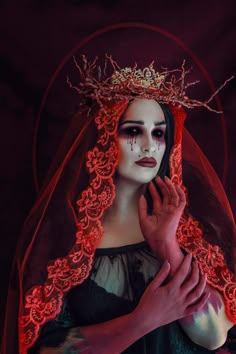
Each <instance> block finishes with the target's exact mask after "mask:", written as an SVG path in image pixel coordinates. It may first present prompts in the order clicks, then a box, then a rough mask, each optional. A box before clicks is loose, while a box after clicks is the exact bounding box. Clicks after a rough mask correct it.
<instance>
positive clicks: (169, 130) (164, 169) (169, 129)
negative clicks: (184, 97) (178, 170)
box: [145, 103, 175, 215]
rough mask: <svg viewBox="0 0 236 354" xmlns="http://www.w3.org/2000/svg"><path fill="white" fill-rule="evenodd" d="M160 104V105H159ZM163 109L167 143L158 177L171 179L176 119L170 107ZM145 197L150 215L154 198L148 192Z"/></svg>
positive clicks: (163, 105) (166, 106)
mask: <svg viewBox="0 0 236 354" xmlns="http://www.w3.org/2000/svg"><path fill="white" fill-rule="evenodd" d="M159 104H160V103H159ZM160 106H161V109H162V111H163V113H164V117H165V121H166V131H165V142H166V149H165V152H164V155H163V158H162V161H161V165H160V168H159V170H158V174H157V175H158V176H160V177H161V178H164V177H165V176H168V177H170V165H169V158H170V153H171V149H172V147H173V144H174V128H175V125H174V117H173V114H172V113H171V111H170V109H169V107H168V105H166V104H160ZM153 183H154V185H155V186H156V189H157V190H158V192H159V194H160V196H161V198H162V193H161V191H160V188H159V187H158V186H157V184H156V183H155V180H153ZM145 197H146V199H147V204H148V214H149V215H150V214H151V213H152V210H153V202H152V197H151V195H150V192H149V191H148V190H147V191H146V193H145Z"/></svg>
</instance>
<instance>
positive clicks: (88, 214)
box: [3, 88, 236, 354]
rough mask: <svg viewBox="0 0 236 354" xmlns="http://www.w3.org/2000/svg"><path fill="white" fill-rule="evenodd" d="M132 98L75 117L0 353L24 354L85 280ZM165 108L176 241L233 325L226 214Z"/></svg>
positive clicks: (219, 193) (38, 212) (23, 263)
mask: <svg viewBox="0 0 236 354" xmlns="http://www.w3.org/2000/svg"><path fill="white" fill-rule="evenodd" d="M142 92H144V89H143V88H142ZM145 92H146V91H145ZM136 97H137V96H136ZM138 97H144V95H141V94H140V95H139V96H138ZM145 97H146V94H145ZM131 99H133V97H127V99H124V98H123V99H111V100H104V101H100V102H97V101H96V100H93V101H92V103H91V104H89V108H86V107H84V108H82V109H81V110H80V112H79V113H78V114H76V115H75V116H74V117H73V120H72V122H71V124H70V127H69V128H68V131H67V133H66V134H65V138H64V140H63V141H62V144H61V145H60V148H59V149H58V153H57V155H56V157H55V160H54V162H53V164H52V166H51V168H50V170H49V173H48V176H47V178H46V179H45V182H44V185H43V188H42V189H41V192H40V194H39V197H38V200H37V202H36V203H35V205H34V207H33V208H32V210H31V212H30V214H29V216H28V218H27V220H26V222H25V225H24V228H23V232H22V235H21V237H20V241H19V244H18V248H17V255H16V260H15V264H14V267H13V272H12V277H11V282H10V286H9V294H8V306H7V315H6V323H5V331H4V341H3V354H13V353H14V354H15V353H17V352H18V350H19V353H20V354H26V353H27V349H28V348H30V347H31V346H32V345H33V344H34V343H35V341H36V340H37V338H38V335H39V332H40V329H41V328H42V326H43V325H44V324H45V323H46V322H47V321H49V320H51V319H54V318H55V317H56V316H57V314H58V313H59V312H60V309H61V305H62V302H63V297H64V295H65V294H66V293H67V292H68V291H69V290H70V289H71V288H72V287H74V286H76V285H78V284H81V283H82V282H83V281H84V280H85V279H86V278H87V277H88V276H89V274H90V271H91V269H92V266H93V257H94V252H95V250H96V248H97V246H98V244H99V242H100V240H101V238H102V234H103V228H102V222H101V220H102V216H103V213H104V212H105V210H106V209H107V208H109V206H111V205H112V202H113V200H114V197H115V185H114V182H113V176H114V174H115V171H116V167H117V164H118V162H119V148H118V141H117V136H116V131H117V124H118V122H119V119H120V117H121V116H122V114H123V113H124V111H125V109H126V107H127V105H128V103H129V102H130V100H131ZM101 103H102V104H101ZM168 106H169V108H170V110H171V112H172V114H173V117H174V123H175V129H174V145H173V147H172V150H171V153H170V156H169V166H170V177H171V179H172V181H174V182H175V183H178V184H180V185H181V186H182V188H184V190H185V192H186V194H187V198H188V203H187V206H186V208H185V210H184V213H183V215H182V217H181V220H180V223H179V227H178V231H177V237H178V241H179V244H180V246H181V247H182V248H183V249H184V250H186V251H187V252H192V254H193V257H194V258H195V259H196V260H197V262H198V264H199V267H200V269H201V271H202V272H204V273H207V281H208V283H209V284H210V285H211V286H212V287H213V288H215V289H217V290H218V291H219V292H220V293H221V295H222V297H223V299H224V303H225V307H226V313H227V316H228V317H229V319H230V320H231V321H233V322H234V323H236V301H235V298H236V283H235V282H234V274H233V266H234V262H235V260H234V258H233V257H234V255H233V247H235V240H236V233H235V224H234V219H233V216H232V212H231V209H230V206H229V203H228V200H227V197H226V195H225V193H224V190H223V187H222V185H221V183H220V181H219V179H218V177H217V175H216V173H215V172H214V170H213V168H212V167H211V165H210V163H209V162H208V161H207V159H206V157H205V156H204V154H203V153H202V151H201V150H200V148H199V147H198V145H197V144H196V143H195V142H194V140H193V138H192V137H191V136H190V134H189V133H188V132H187V131H186V130H185V129H184V128H183V124H184V120H185V116H186V113H185V111H184V110H183V109H182V108H181V107H179V106H177V105H173V104H172V103H169V104H168ZM232 246H233V247H232ZM16 314H18V316H17V317H18V321H17V319H16ZM17 322H18V323H17ZM16 326H17V328H16ZM14 332H15V333H18V338H15V340H13V338H12V336H13V334H14ZM17 348H18V349H17Z"/></svg>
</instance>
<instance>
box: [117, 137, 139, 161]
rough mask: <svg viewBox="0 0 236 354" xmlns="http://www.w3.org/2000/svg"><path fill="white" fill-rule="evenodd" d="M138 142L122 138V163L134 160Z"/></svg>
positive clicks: (120, 145)
mask: <svg viewBox="0 0 236 354" xmlns="http://www.w3.org/2000/svg"><path fill="white" fill-rule="evenodd" d="M136 145H137V144H133V145H132V146H131V144H129V143H127V141H124V140H121V141H120V143H119V147H120V163H123V162H126V163H128V162H129V161H133V160H134V159H135V156H136V155H137V146H136Z"/></svg>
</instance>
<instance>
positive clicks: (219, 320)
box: [156, 241, 233, 350]
mask: <svg viewBox="0 0 236 354" xmlns="http://www.w3.org/2000/svg"><path fill="white" fill-rule="evenodd" d="M156 255H157V256H158V258H161V259H164V258H165V257H167V258H168V259H169V261H170V264H171V276H173V275H174V274H175V272H176V271H177V269H178V268H179V265H180V264H181V262H182V260H183V257H184V256H183V253H182V251H181V249H180V247H179V245H178V242H177V241H176V243H173V242H172V244H171V245H168V243H166V244H165V245H162V247H159V249H158V251H157V252H156ZM191 272H192V274H193V277H194V278H195V282H196V284H197V282H198V281H199V268H198V266H197V264H196V263H195V262H193V263H192V270H191ZM205 291H207V292H209V294H210V296H209V298H208V301H207V303H206V304H205V305H204V306H203V307H202V308H201V309H200V310H199V311H197V312H195V313H194V314H192V315H190V316H186V317H185V318H183V319H181V320H179V323H180V325H181V327H182V328H183V330H184V331H185V333H186V334H187V335H188V337H189V338H190V339H191V340H192V341H193V342H194V343H196V344H198V345H201V346H203V347H205V348H207V349H209V350H213V349H216V348H218V347H220V346H222V345H223V344H224V342H225V341H226V338H227V332H228V330H229V329H230V328H231V327H232V326H233V323H232V322H231V321H230V320H229V319H228V318H227V316H226V313H225V306H224V302H223V300H222V298H221V296H220V294H219V293H218V292H217V291H216V290H214V289H213V288H211V287H210V286H208V285H207V286H206V290H205Z"/></svg>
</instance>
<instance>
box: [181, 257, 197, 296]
mask: <svg viewBox="0 0 236 354" xmlns="http://www.w3.org/2000/svg"><path fill="white" fill-rule="evenodd" d="M199 276H200V274H199V267H198V264H197V263H196V262H193V263H192V269H191V275H190V277H189V278H188V280H186V281H185V282H184V284H183V285H182V287H181V290H182V291H183V293H185V294H187V293H189V292H190V291H191V290H193V289H194V288H195V287H196V286H197V285H198V283H199Z"/></svg>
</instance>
